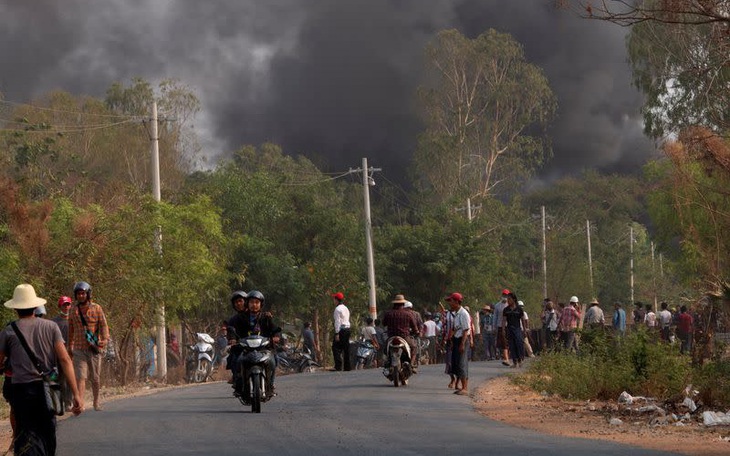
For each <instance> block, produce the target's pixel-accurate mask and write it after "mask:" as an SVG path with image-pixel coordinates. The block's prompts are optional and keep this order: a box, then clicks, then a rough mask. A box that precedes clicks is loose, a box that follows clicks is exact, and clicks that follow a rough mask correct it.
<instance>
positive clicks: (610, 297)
mask: <svg viewBox="0 0 730 456" xmlns="http://www.w3.org/2000/svg"><path fill="white" fill-rule="evenodd" d="M645 193H646V190H645V189H644V187H643V186H642V182H641V181H640V180H639V179H637V178H634V177H629V176H616V175H612V176H604V175H600V174H598V173H596V172H587V173H585V174H584V175H583V176H581V177H580V178H566V179H563V180H561V181H559V182H557V183H556V184H555V185H553V187H551V188H550V189H547V190H540V191H539V192H535V193H533V194H531V195H528V196H527V198H526V205H527V206H528V207H530V208H532V212H533V213H535V214H539V212H540V206H545V207H546V214H547V230H546V244H547V269H548V281H547V282H548V294H549V295H550V296H551V297H554V298H557V299H560V300H567V299H568V298H569V297H570V296H571V295H578V296H579V297H580V298H581V299H582V300H583V301H585V302H588V300H589V299H590V298H592V297H596V298H599V300H600V301H601V302H603V304H604V309H610V305H611V303H612V302H613V301H622V302H624V303H626V302H627V301H628V300H629V298H630V274H631V270H630V261H631V256H630V255H631V250H632V249H631V245H630V227H633V229H634V246H633V253H634V282H635V299H636V300H643V301H647V302H651V301H653V300H654V297H655V296H657V298H658V299H659V300H662V299H670V298H671V297H672V296H673V295H674V294H676V292H677V288H676V286H673V285H672V284H671V278H670V277H671V275H670V274H669V271H670V268H669V261H667V263H666V266H667V268H666V272H667V274H666V277H665V278H664V279H662V278H661V277H660V266H659V264H658V262H659V258H658V254H657V253H656V252H657V251H658V250H660V249H655V256H654V262H653V263H652V253H651V238H650V236H649V233H648V232H647V228H646V227H644V226H643V225H642V223H641V219H642V215H643V213H644V205H643V204H644V203H643V202H644V198H645ZM587 220H588V221H590V226H591V232H590V236H591V257H592V267H593V281H594V289H593V290H591V288H590V269H589V264H588V231H587V224H586V221H587Z"/></svg>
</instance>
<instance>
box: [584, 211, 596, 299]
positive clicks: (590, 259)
mask: <svg viewBox="0 0 730 456" xmlns="http://www.w3.org/2000/svg"><path fill="white" fill-rule="evenodd" d="M586 233H587V237H588V275H589V277H590V280H591V297H593V298H595V297H596V296H595V290H594V288H593V255H592V252H591V221H590V220H586Z"/></svg>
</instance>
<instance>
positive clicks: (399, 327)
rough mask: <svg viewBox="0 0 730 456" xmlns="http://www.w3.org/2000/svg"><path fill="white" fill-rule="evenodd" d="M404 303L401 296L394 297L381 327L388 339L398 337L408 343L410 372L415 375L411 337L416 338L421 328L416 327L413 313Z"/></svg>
mask: <svg viewBox="0 0 730 456" xmlns="http://www.w3.org/2000/svg"><path fill="white" fill-rule="evenodd" d="M406 302H408V301H407V300H406V298H405V297H404V296H403V295H402V294H399V295H395V299H394V300H393V308H392V309H391V310H389V311H387V312H385V315H384V316H383V326H386V327H387V328H388V339H390V338H391V337H395V336H399V337H402V338H403V339H405V340H406V342H408V345H409V346H410V348H411V370H412V371H413V373H414V374H415V373H416V367H415V366H416V364H415V357H416V341H415V339H414V338H413V336H415V337H418V336H419V335H420V334H421V328H419V327H418V320H417V319H416V315H415V312H412V311H410V310H407V309H405V308H404V305H405V304H406Z"/></svg>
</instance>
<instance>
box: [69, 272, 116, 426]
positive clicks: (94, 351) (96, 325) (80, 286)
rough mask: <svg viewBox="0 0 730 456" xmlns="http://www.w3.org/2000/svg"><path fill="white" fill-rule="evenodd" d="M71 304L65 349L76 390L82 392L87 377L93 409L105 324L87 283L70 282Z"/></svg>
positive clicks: (96, 400)
mask: <svg viewBox="0 0 730 456" xmlns="http://www.w3.org/2000/svg"><path fill="white" fill-rule="evenodd" d="M74 298H75V299H76V305H75V306H73V308H72V309H71V312H70V316H69V324H68V351H69V354H70V355H71V359H73V365H74V370H75V371H76V378H77V379H78V385H79V393H80V394H81V395H82V396H83V395H84V393H85V392H86V379H87V378H90V380H91V390H92V393H93V396H94V410H97V411H99V410H101V409H102V408H101V402H100V399H99V392H100V390H101V357H102V352H103V351H104V348H105V347H106V344H107V343H108V342H109V326H107V323H106V316H105V315H104V310H103V309H102V308H101V306H100V305H99V304H97V303H95V302H92V301H91V285H89V284H88V283H86V282H76V284H74Z"/></svg>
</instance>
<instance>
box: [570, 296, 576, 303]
mask: <svg viewBox="0 0 730 456" xmlns="http://www.w3.org/2000/svg"><path fill="white" fill-rule="evenodd" d="M570 302H578V296H571V297H570Z"/></svg>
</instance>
